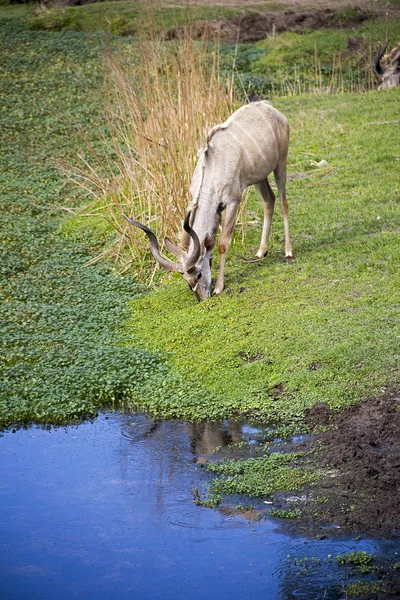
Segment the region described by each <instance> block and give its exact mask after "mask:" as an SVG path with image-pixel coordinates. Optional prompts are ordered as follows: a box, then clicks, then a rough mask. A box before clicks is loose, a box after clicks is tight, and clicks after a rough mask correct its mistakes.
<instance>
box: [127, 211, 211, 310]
mask: <svg viewBox="0 0 400 600" xmlns="http://www.w3.org/2000/svg"><path fill="white" fill-rule="evenodd" d="M190 214H191V212H190V211H189V212H188V213H187V215H186V217H185V221H184V223H183V228H184V230H185V231H186V233H188V234H189V236H190V243H189V246H188V249H187V250H183V249H182V248H179V246H176V245H175V244H173V243H172V242H171V240H169V239H168V238H167V237H166V238H164V244H165V247H166V248H167V250H168V251H169V252H170V253H171V254H172V255H173V256H175V258H177V259H178V261H179V262H173V261H172V260H169V259H168V258H165V257H164V256H162V254H161V252H160V248H159V245H158V241H157V238H156V236H155V234H154V233H153V231H151V229H149V228H148V227H146V225H142V223H139V222H138V221H134V220H133V219H131V218H130V217H127V216H126V215H123V216H124V218H125V219H126V220H127V221H128V222H129V223H130V224H131V225H134V226H135V227H139V229H141V230H142V231H144V232H145V234H146V235H147V237H148V238H149V241H150V250H151V253H152V255H153V257H154V258H155V260H156V261H157V262H158V263H159V264H160V265H161V266H162V267H163V268H164V269H166V270H167V271H172V272H175V273H181V275H182V276H183V278H184V279H185V280H186V281H187V282H188V284H189V287H190V289H191V290H193V292H194V293H195V294H196V297H197V299H198V300H199V301H201V300H206V299H207V298H209V297H210V295H211V294H210V289H211V260H212V251H213V247H212V243H211V239H210V236H209V235H208V234H206V236H205V240H204V243H203V244H201V243H200V240H199V237H198V235H197V233H196V232H195V231H194V229H192V227H191V226H190V224H189V221H190Z"/></svg>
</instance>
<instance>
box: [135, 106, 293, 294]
mask: <svg viewBox="0 0 400 600" xmlns="http://www.w3.org/2000/svg"><path fill="white" fill-rule="evenodd" d="M288 148H289V124H288V121H287V119H286V117H284V116H283V115H282V114H281V113H280V112H279V111H277V110H276V109H275V108H273V106H271V104H269V103H268V102H266V101H260V102H253V103H252V104H248V105H246V106H243V107H241V108H240V109H239V110H237V111H236V112H235V113H234V114H233V115H232V116H231V117H229V119H228V120H227V121H226V122H225V123H222V124H220V125H217V126H215V127H214V128H213V129H212V130H211V131H210V133H209V134H208V136H207V144H206V146H205V147H204V148H203V149H202V150H201V152H200V154H199V160H198V163H197V165H196V168H195V171H194V174H193V178H192V183H191V186H190V191H191V195H192V203H191V206H190V208H189V210H190V212H189V213H188V215H187V217H186V219H185V224H184V229H185V231H186V232H187V234H188V236H189V243H188V244H187V245H186V244H185V250H181V249H179V248H178V247H177V246H174V244H172V242H170V241H169V240H168V239H166V240H165V245H166V246H167V248H168V250H169V251H170V252H171V253H172V254H173V255H175V257H176V258H177V259H178V260H179V261H180V262H179V263H172V262H171V261H169V260H168V259H165V258H164V257H162V256H161V255H160V253H159V249H158V244H157V240H156V239H155V236H154V234H153V233H152V232H151V231H150V230H149V229H148V228H146V227H145V226H143V225H141V224H140V223H137V222H136V221H132V220H131V219H129V218H128V220H129V221H130V222H131V223H132V224H133V225H136V226H137V227H140V228H141V229H143V230H144V231H145V232H146V234H147V236H148V237H149V239H150V243H151V249H152V252H153V256H154V257H155V258H156V260H158V262H159V263H160V264H161V265H162V266H163V267H164V268H166V269H169V270H171V271H179V272H180V273H182V275H183V277H184V279H185V280H186V281H187V282H188V283H189V286H190V287H191V289H192V290H193V291H194V292H195V293H196V296H197V298H198V299H199V300H204V299H205V298H208V297H209V296H210V290H211V261H212V255H213V251H214V246H215V242H216V235H217V229H218V226H219V224H220V222H221V215H222V214H223V213H224V219H223V221H222V230H221V236H220V240H219V248H218V249H219V255H220V264H219V273H218V279H217V283H216V285H215V289H214V293H215V294H219V293H221V292H222V290H223V288H224V268H225V259H226V254H227V251H228V248H229V245H230V242H231V239H232V235H233V231H234V228H235V224H236V217H237V210H238V207H239V204H240V202H241V200H242V195H243V191H244V190H245V188H247V187H248V186H250V185H254V186H255V187H256V190H257V192H258V194H259V196H260V198H261V199H262V201H263V206H264V225H263V231H262V236H261V243H260V247H259V250H258V252H257V255H256V256H257V257H258V258H262V257H264V256H265V255H266V254H267V252H268V243H269V234H270V229H271V221H272V216H273V212H274V205H275V195H274V193H273V191H272V189H271V186H270V184H269V182H268V175H270V174H271V173H274V177H275V181H276V185H277V188H278V192H279V196H280V200H281V208H282V213H283V222H284V230H285V254H286V256H287V257H291V256H292V245H291V242H290V236H289V220H288V204H287V199H286V164H287V154H288Z"/></svg>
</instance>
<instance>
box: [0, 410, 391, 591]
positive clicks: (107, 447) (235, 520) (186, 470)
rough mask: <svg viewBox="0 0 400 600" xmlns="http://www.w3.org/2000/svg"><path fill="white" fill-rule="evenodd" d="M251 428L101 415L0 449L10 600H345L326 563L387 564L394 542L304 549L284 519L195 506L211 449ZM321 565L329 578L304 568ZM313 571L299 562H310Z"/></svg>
mask: <svg viewBox="0 0 400 600" xmlns="http://www.w3.org/2000/svg"><path fill="white" fill-rule="evenodd" d="M258 434H259V431H258V430H257V428H255V427H250V426H247V425H238V424H233V425H230V424H228V423H225V424H221V425H220V426H217V425H215V424H208V425H193V424H190V423H181V422H157V421H153V420H151V419H148V418H146V417H145V416H144V415H142V414H120V413H112V414H103V415H100V416H99V417H98V418H97V419H96V420H95V421H94V422H86V423H83V424H81V425H79V426H77V427H73V426H69V427H65V428H53V429H50V430H46V429H40V428H32V429H26V430H18V431H16V432H14V433H13V432H11V431H9V432H6V433H5V434H4V435H3V436H2V437H1V438H0V502H1V513H0V589H1V598H2V599H3V600H9V599H18V600H25V599H26V600H28V599H29V600H32V599H38V598H40V599H51V600H53V599H54V598H57V599H64V598H65V599H68V600H71V599H73V598H100V599H104V600H110V599H113V598H115V599H118V600H123V599H125V598H135V599H136V598H137V599H140V600H142V599H143V600H147V599H154V600H165V599H177V600H180V599H182V600H183V599H185V600H186V599H188V598H194V599H214V598H215V599H218V600H220V599H224V598H229V599H231V598H240V599H247V598H252V599H258V598H263V600H274V599H282V600H287V599H291V598H307V600H312V599H320V598H321V599H322V598H326V599H327V600H328V599H337V598H342V597H344V594H343V593H341V592H340V591H338V590H339V589H340V586H341V585H342V583H343V580H344V578H345V577H346V576H347V575H346V574H345V573H344V572H343V570H341V569H339V568H338V567H337V566H336V563H335V561H333V562H332V561H331V562H329V561H328V556H329V555H332V556H335V555H337V554H339V553H345V552H349V551H350V550H352V549H356V550H367V551H368V552H379V553H382V552H386V553H388V554H392V553H393V552H394V546H393V545H392V543H391V542H385V543H382V542H381V543H378V542H376V541H373V540H363V541H359V542H356V541H354V540H351V539H341V540H332V539H329V538H328V539H323V540H320V541H317V540H308V539H304V538H301V537H293V536H289V535H286V534H285V533H284V532H283V531H282V530H279V529H278V524H279V521H277V520H271V519H263V520H262V521H260V522H249V521H246V520H245V519H244V518H242V517H240V516H237V515H228V514H226V513H224V512H223V511H221V510H218V509H209V508H204V507H200V506H196V505H195V504H194V503H193V502H192V500H193V488H198V489H200V490H201V489H202V488H204V485H205V484H206V482H207V479H208V475H207V473H206V472H205V471H204V469H202V468H201V467H200V466H198V464H196V463H198V462H202V460H204V458H205V457H207V456H211V455H212V452H213V449H214V448H215V447H216V446H226V444H228V443H229V442H231V441H239V440H240V439H246V440H247V441H253V442H254V443H255V444H256V443H257V435H258ZM304 557H308V558H310V557H315V558H318V559H320V560H321V563H322V565H325V566H323V567H321V566H319V567H316V566H315V565H314V567H315V568H314V567H313V566H311V567H309V568H308V569H304V568H301V567H300V566H298V565H297V566H296V565H295V563H294V559H297V560H301V559H302V558H304ZM303 567H304V565H303Z"/></svg>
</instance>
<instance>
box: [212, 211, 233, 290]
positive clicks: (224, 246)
mask: <svg viewBox="0 0 400 600" xmlns="http://www.w3.org/2000/svg"><path fill="white" fill-rule="evenodd" d="M237 207H238V204H236V203H235V204H230V205H229V206H228V207H227V208H226V211H225V219H224V222H223V225H222V232H221V237H220V240H219V248H218V250H219V271H218V279H217V283H216V284H215V289H214V294H220V293H221V292H222V290H223V289H224V269H225V259H226V253H227V252H228V248H229V246H230V243H231V240H232V235H233V232H234V230H235V224H236V213H237Z"/></svg>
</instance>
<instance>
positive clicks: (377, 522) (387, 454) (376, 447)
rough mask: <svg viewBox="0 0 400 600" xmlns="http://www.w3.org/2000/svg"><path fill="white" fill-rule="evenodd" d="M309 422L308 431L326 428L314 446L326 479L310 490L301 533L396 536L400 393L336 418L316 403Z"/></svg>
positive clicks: (399, 492) (398, 529) (399, 497)
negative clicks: (313, 428)
mask: <svg viewBox="0 0 400 600" xmlns="http://www.w3.org/2000/svg"><path fill="white" fill-rule="evenodd" d="M307 419H308V423H309V425H310V426H311V427H320V426H327V425H328V426H329V429H328V430H327V431H325V432H323V433H319V434H318V435H317V437H316V439H315V440H314V441H313V442H312V444H313V449H314V450H316V456H317V460H318V463H320V464H321V466H322V467H323V468H324V469H325V470H326V471H327V473H328V475H327V476H326V477H325V478H324V479H323V480H322V481H321V482H320V483H318V484H317V485H316V486H315V487H314V488H313V489H312V490H310V491H309V495H308V499H309V501H307V502H306V503H305V506H304V511H303V514H304V516H305V519H304V522H303V523H302V524H301V528H302V529H303V531H308V532H313V533H317V532H319V533H320V532H321V526H322V527H328V529H329V534H331V532H332V530H336V531H338V532H346V533H357V534H360V533H362V534H368V535H372V536H376V537H390V536H399V535H400V435H399V432H400V391H392V392H387V393H385V394H384V395H383V396H381V397H380V398H376V399H373V400H370V401H368V402H364V403H362V404H360V405H357V406H353V407H351V408H349V409H348V410H347V411H344V412H343V413H340V414H339V415H337V414H334V413H332V412H331V411H330V410H329V408H328V407H327V406H326V405H324V404H317V405H315V406H314V407H313V408H312V409H311V410H310V411H309V412H308V415H307Z"/></svg>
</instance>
